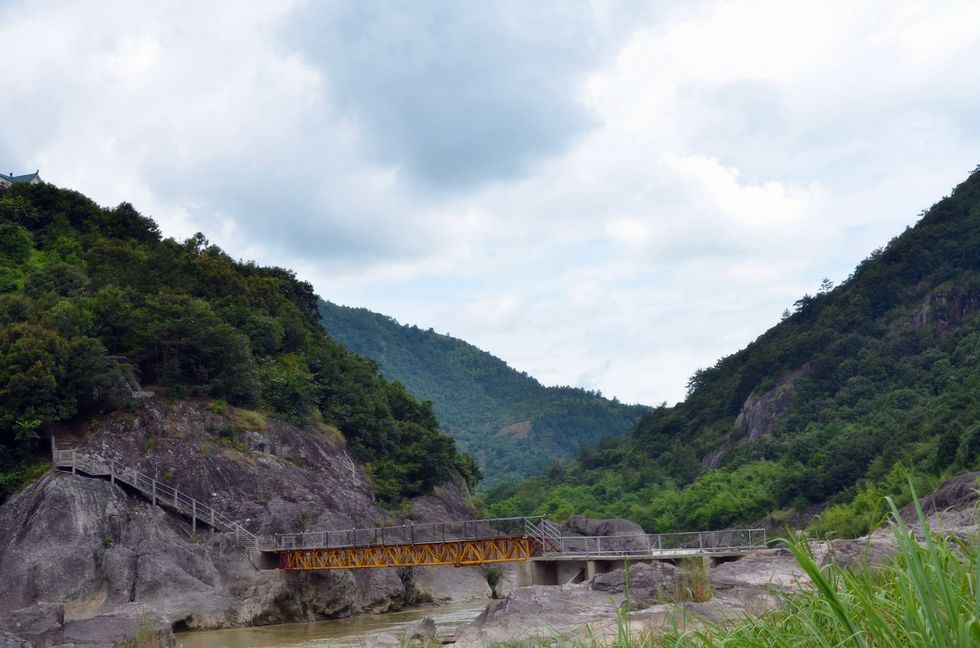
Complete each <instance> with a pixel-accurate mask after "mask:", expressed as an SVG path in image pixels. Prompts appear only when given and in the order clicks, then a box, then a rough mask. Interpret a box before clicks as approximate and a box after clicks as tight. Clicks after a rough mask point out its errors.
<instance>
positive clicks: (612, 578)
mask: <svg viewBox="0 0 980 648" xmlns="http://www.w3.org/2000/svg"><path fill="white" fill-rule="evenodd" d="M679 572H680V570H679V569H678V568H677V567H675V566H674V565H671V564H670V563H667V562H662V561H657V562H653V563H636V564H634V565H631V566H630V570H629V584H630V596H631V598H632V603H631V607H632V608H633V609H638V608H639V607H641V605H638V604H639V603H640V602H643V603H644V604H643V605H642V607H648V606H649V605H652V604H653V603H655V602H664V601H668V600H671V599H673V597H674V596H675V594H676V592H677V590H678V587H679V580H678V578H679ZM591 585H592V589H593V590H595V591H597V592H608V593H611V594H625V589H626V571H625V570H623V569H617V570H614V571H611V572H608V573H605V574H598V575H596V576H595V577H594V578H593V579H592V582H591Z"/></svg>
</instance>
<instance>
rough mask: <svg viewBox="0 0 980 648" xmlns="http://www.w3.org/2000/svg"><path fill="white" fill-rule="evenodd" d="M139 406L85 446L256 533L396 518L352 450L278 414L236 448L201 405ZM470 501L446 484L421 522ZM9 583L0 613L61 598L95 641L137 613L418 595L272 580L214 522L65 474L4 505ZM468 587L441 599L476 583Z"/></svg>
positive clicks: (227, 615)
mask: <svg viewBox="0 0 980 648" xmlns="http://www.w3.org/2000/svg"><path fill="white" fill-rule="evenodd" d="M134 408H135V410H134V411H132V412H116V413H113V414H110V415H108V416H106V417H104V418H102V419H99V420H98V421H96V422H94V423H93V424H92V426H91V428H90V429H89V430H87V431H86V432H85V433H84V434H83V435H81V436H80V438H79V439H78V440H77V450H78V451H79V452H82V453H86V454H88V455H93V456H97V457H100V458H102V459H115V460H117V461H119V462H121V463H123V464H125V465H128V466H132V467H134V468H136V469H138V470H140V471H141V472H143V473H145V474H147V475H150V476H153V477H156V478H157V479H159V480H161V481H166V482H169V483H171V484H172V485H173V486H175V487H176V488H178V489H180V490H181V491H182V492H184V493H186V494H187V495H189V496H191V497H194V498H197V499H198V500H201V501H202V502H205V503H208V504H211V505H213V506H214V507H215V508H216V509H217V510H219V511H222V512H223V513H225V514H226V515H227V516H228V517H230V518H232V519H235V520H239V521H241V522H242V523H243V524H244V525H245V526H246V527H247V528H249V529H250V530H251V531H253V532H255V533H258V534H272V533H284V532H295V531H298V530H303V529H350V528H354V527H373V526H378V525H382V524H391V523H394V522H395V520H393V518H392V517H391V515H390V514H389V513H388V512H386V511H385V510H383V509H381V508H380V507H379V506H378V505H377V504H376V502H375V501H374V493H373V490H372V488H371V485H370V483H369V482H368V481H367V479H366V478H365V476H364V473H363V472H362V471H361V469H360V468H359V467H357V466H354V467H353V469H352V467H351V464H350V463H349V462H348V457H347V453H346V451H345V450H344V449H343V447H342V446H339V445H336V444H332V443H329V442H327V441H325V440H324V439H323V438H321V437H320V436H317V435H315V434H312V433H310V432H306V431H304V430H300V429H298V428H295V427H293V426H291V425H288V424H286V423H283V422H280V421H275V420H272V419H269V420H267V421H261V420H260V421H259V422H258V423H255V424H253V428H254V429H251V430H250V431H248V432H247V433H242V434H241V435H240V436H239V439H240V440H239V441H238V445H234V446H227V445H221V443H219V437H218V433H219V431H221V430H223V429H224V428H225V426H226V425H227V422H226V421H225V419H223V418H222V417H221V416H219V415H217V414H214V413H212V412H210V411H209V410H208V409H207V408H206V407H204V406H203V405H202V404H197V403H190V402H176V403H168V402H166V401H164V400H162V399H159V398H150V399H143V400H140V401H138V402H137V403H135V404H134ZM464 493H465V490H461V489H460V488H459V487H458V486H457V485H453V484H447V485H446V486H444V487H443V488H442V489H440V492H439V493H438V494H437V495H436V496H433V497H430V498H427V499H426V501H425V502H423V503H422V504H420V505H419V506H417V507H416V511H415V513H414V515H417V516H418V517H417V519H418V520H419V521H420V522H424V521H427V517H426V516H432V517H434V518H436V519H439V518H441V517H442V516H450V515H455V514H457V513H461V512H462V511H463V510H464V509H463V508H461V507H462V506H463V504H464V503H465V501H466V497H465V495H464ZM0 582H3V584H4V585H3V592H4V596H3V597H2V598H0V615H4V614H10V613H12V612H13V611H15V610H19V609H21V608H24V607H27V606H34V605H37V604H39V603H42V604H60V603H62V602H63V604H64V619H65V627H66V632H67V628H68V627H71V628H72V631H73V632H74V633H76V634H78V635H80V636H81V635H86V633H90V630H91V633H90V634H91V635H92V636H93V637H94V636H96V635H100V636H101V635H106V636H108V634H112V633H111V632H109V630H110V629H111V628H115V627H117V626H119V629H120V632H121V631H122V627H123V626H126V624H129V625H131V626H132V625H133V623H134V619H133V618H132V617H131V616H128V615H129V613H128V612H127V610H129V609H130V608H131V607H132V606H134V605H136V606H140V609H146V610H149V611H150V612H152V613H153V614H154V618H155V619H157V620H158V621H159V623H160V624H162V625H161V628H166V629H169V628H170V627H171V626H177V627H178V628H180V629H205V628H220V627H233V626H241V625H256V624H266V623H285V622H290V621H310V620H318V619H326V618H332V617H337V616H347V615H351V614H356V613H360V612H384V611H389V610H393V609H398V608H401V607H404V606H405V605H408V604H410V603H412V602H413V600H415V599H414V597H415V594H414V593H413V591H412V590H411V585H410V579H406V578H403V577H402V575H401V574H400V573H399V571H398V570H396V569H381V570H358V571H357V572H356V573H354V572H346V571H330V572H319V573H286V572H278V571H260V570H258V569H256V567H255V565H254V564H253V562H252V561H251V557H250V555H249V552H248V551H246V550H245V549H243V548H242V547H241V546H240V545H238V544H236V543H234V542H233V541H232V539H231V538H228V537H226V535H225V534H221V533H211V532H210V530H209V529H208V527H207V526H206V525H205V524H204V523H203V521H199V522H198V527H197V533H196V534H192V533H191V521H190V520H188V519H186V518H184V517H182V516H180V515H177V514H174V513H173V512H171V511H169V510H166V509H164V508H162V507H160V506H153V505H152V504H151V503H150V502H149V501H148V500H147V499H145V498H144V497H143V496H141V495H139V494H136V493H133V492H131V491H130V490H128V488H127V487H125V486H122V485H120V484H119V483H117V484H115V485H113V484H111V483H110V482H109V481H107V480H105V479H99V478H91V477H84V476H81V475H79V476H72V475H71V474H70V473H66V472H53V471H52V472H49V473H47V474H45V475H43V476H42V477H41V478H40V479H39V480H38V481H36V482H35V483H34V484H32V485H30V486H29V487H27V488H26V489H25V490H24V491H22V492H21V493H18V494H17V495H15V496H14V497H12V498H11V499H10V500H8V501H7V502H6V503H5V504H4V505H3V506H2V507H0ZM467 583H468V584H467V585H466V586H465V587H464V586H463V585H460V586H459V588H453V587H450V588H448V589H446V590H444V591H443V592H442V594H441V596H443V597H447V598H453V597H455V596H456V595H457V593H458V591H460V590H462V589H466V588H470V587H473V586H475V585H476V584H477V583H478V580H477V578H476V577H475V576H470V577H468V578H467ZM483 587H485V582H484V583H482V584H481V585H480V588H481V591H482V588H483ZM432 589H436V588H435V586H433V588H432ZM120 615H121V616H120ZM76 622H77V623H76ZM113 632H114V631H113ZM86 636H87V635H86Z"/></svg>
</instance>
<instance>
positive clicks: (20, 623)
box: [0, 603, 65, 646]
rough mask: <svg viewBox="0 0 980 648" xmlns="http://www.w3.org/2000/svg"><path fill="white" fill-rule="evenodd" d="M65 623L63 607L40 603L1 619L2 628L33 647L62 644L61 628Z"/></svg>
mask: <svg viewBox="0 0 980 648" xmlns="http://www.w3.org/2000/svg"><path fill="white" fill-rule="evenodd" d="M64 622H65V608H64V606H63V605H61V604H58V603H38V604H37V605H31V606H29V607H26V608H22V609H20V610H16V611H14V612H12V613H10V614H8V615H6V616H5V617H3V618H0V628H7V629H8V630H9V631H10V632H13V633H16V634H17V635H18V636H19V637H21V638H22V639H24V640H26V641H27V642H28V643H29V644H30V645H32V646H52V645H54V644H55V643H60V641H59V640H60V637H61V626H62V625H63V624H64ZM0 645H2V644H0Z"/></svg>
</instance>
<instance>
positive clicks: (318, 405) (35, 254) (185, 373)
mask: <svg viewBox="0 0 980 648" xmlns="http://www.w3.org/2000/svg"><path fill="white" fill-rule="evenodd" d="M0 326H2V328H0V453H2V454H0V473H3V474H2V475H0V501H2V499H3V498H4V497H6V496H7V494H9V492H10V490H11V489H13V488H15V487H16V482H17V481H18V479H19V478H18V475H30V474H32V471H31V470H30V469H29V468H27V466H29V465H31V463H32V461H33V460H32V456H33V455H32V453H33V452H34V450H35V448H36V447H37V445H38V442H39V440H40V437H41V436H42V433H43V432H44V430H45V429H46V428H48V427H50V426H51V425H53V424H56V423H59V422H65V421H71V420H73V419H76V418H78V417H82V416H86V415H89V414H92V413H95V412H98V411H101V410H105V409H110V408H116V407H119V406H121V405H124V404H125V403H126V401H127V399H128V398H129V396H130V394H131V391H130V390H129V388H128V387H127V380H126V378H127V374H134V375H133V376H130V377H135V378H137V379H138V380H140V381H141V382H142V383H143V384H144V385H154V386H157V387H159V388H160V389H162V390H163V391H165V392H166V393H167V394H168V395H169V396H171V397H177V398H180V397H207V398H213V399H221V400H223V401H227V402H229V403H232V404H234V405H238V406H241V407H247V408H260V409H263V410H267V411H269V412H271V413H273V414H275V415H277V416H279V417H281V418H284V419H286V420H289V421H291V422H293V423H295V424H297V425H301V426H302V425H313V424H317V425H320V426H323V425H332V426H335V427H336V428H338V429H339V430H340V431H341V432H342V433H343V435H344V437H345V438H346V439H347V442H348V444H349V446H350V448H351V449H352V451H353V453H354V454H355V456H356V457H358V458H359V459H360V460H361V461H363V462H365V463H367V464H368V468H369V472H370V474H371V475H372V476H373V479H374V484H375V487H376V489H377V491H378V493H379V495H380V496H381V497H383V498H385V499H387V500H390V501H392V500H396V499H398V498H400V497H402V496H410V495H415V494H419V493H422V492H425V491H427V490H429V489H430V488H431V487H432V486H433V485H434V484H437V483H440V482H442V481H445V480H446V479H448V478H450V477H451V475H452V474H453V472H454V471H456V470H459V471H462V472H463V473H464V475H466V476H467V477H468V478H469V479H470V480H471V481H475V479H476V478H477V477H478V471H477V470H476V467H475V465H474V463H473V461H472V459H470V458H469V457H467V456H465V455H460V454H459V453H457V451H456V449H455V446H454V442H453V441H452V439H450V438H448V437H446V436H444V435H442V434H441V433H440V432H439V423H438V421H437V419H436V416H435V413H434V411H433V408H432V404H431V403H428V402H419V401H418V400H416V399H415V398H413V397H412V396H410V395H409V394H408V393H407V392H406V391H405V389H404V388H403V387H402V386H401V385H400V384H398V383H391V382H387V381H386V380H384V379H383V378H382V377H381V376H380V375H379V373H378V371H377V367H376V365H375V364H374V362H373V361H371V360H369V359H367V358H362V357H359V356H357V355H354V354H353V353H351V352H350V351H348V350H347V349H346V348H344V347H343V346H342V345H340V344H339V343H337V342H335V341H334V340H332V339H330V338H329V337H327V336H326V335H325V334H324V332H323V330H322V329H321V327H320V325H319V314H318V312H317V297H316V295H314V294H313V291H312V288H311V287H310V285H309V284H308V283H306V282H302V281H299V280H297V279H296V277H295V276H294V275H293V273H292V272H290V271H288V270H284V269H281V268H264V267H259V266H257V265H255V264H254V263H243V262H241V261H235V260H233V259H232V258H230V257H229V256H228V255H227V254H225V253H224V252H222V251H221V250H220V249H219V248H218V247H216V246H214V245H210V244H209V243H208V241H207V240H206V239H205V238H204V237H203V236H202V235H200V234H199V235H197V236H195V237H194V238H192V239H190V240H187V241H184V242H178V241H175V240H173V239H164V238H162V237H161V235H160V232H159V230H158V229H157V226H156V224H155V223H154V222H153V221H152V220H150V219H149V218H146V217H144V216H142V215H140V214H139V213H138V212H137V211H136V210H135V209H133V207H132V206H130V205H128V204H122V205H120V206H118V207H116V208H115V209H104V208H101V207H99V206H98V205H96V204H95V203H93V202H92V201H91V200H89V199H87V198H85V197H84V196H82V195H81V194H79V193H76V192H73V191H66V190H62V189H57V188H55V187H52V186H50V185H38V186H30V185H15V186H13V187H9V188H7V189H3V190H0Z"/></svg>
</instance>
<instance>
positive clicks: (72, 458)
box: [71, 448, 75, 476]
mask: <svg viewBox="0 0 980 648" xmlns="http://www.w3.org/2000/svg"><path fill="white" fill-rule="evenodd" d="M71 474H72V476H74V475H75V449H74V448H72V450H71Z"/></svg>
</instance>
